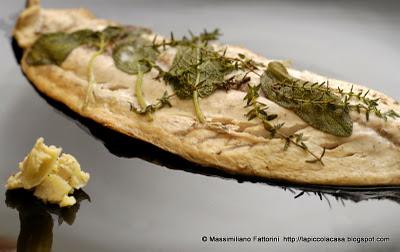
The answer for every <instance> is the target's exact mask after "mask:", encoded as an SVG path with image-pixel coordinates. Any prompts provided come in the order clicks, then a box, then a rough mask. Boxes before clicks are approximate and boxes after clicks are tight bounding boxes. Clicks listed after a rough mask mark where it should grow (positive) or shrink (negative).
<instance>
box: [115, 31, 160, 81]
mask: <svg viewBox="0 0 400 252" xmlns="http://www.w3.org/2000/svg"><path fill="white" fill-rule="evenodd" d="M157 56H158V52H157V51H156V50H155V49H154V48H153V47H151V44H150V43H149V41H147V40H144V39H141V38H136V39H131V41H128V42H125V43H121V44H119V45H117V46H116V48H115V49H114V51H113V59H114V63H115V66H116V67H117V68H118V69H119V70H121V71H123V72H125V73H128V74H138V72H139V69H138V66H140V70H141V71H142V72H144V73H146V72H148V71H150V70H151V66H152V64H153V63H154V62H155V60H156V59H157Z"/></svg>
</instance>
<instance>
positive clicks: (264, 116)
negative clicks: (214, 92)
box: [244, 84, 325, 165]
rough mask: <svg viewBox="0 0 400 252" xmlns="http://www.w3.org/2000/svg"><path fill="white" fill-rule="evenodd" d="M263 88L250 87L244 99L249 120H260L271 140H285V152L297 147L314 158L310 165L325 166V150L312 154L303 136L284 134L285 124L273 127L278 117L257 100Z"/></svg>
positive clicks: (309, 161) (258, 86) (259, 86)
mask: <svg viewBox="0 0 400 252" xmlns="http://www.w3.org/2000/svg"><path fill="white" fill-rule="evenodd" d="M260 88H261V84H259V85H257V86H250V85H249V86H248V90H247V94H246V96H245V97H244V100H245V101H246V106H245V107H246V108H247V107H250V108H251V109H250V111H249V112H248V113H247V114H246V117H247V119H248V120H249V121H250V120H253V119H255V118H258V119H259V120H260V121H261V122H262V123H263V125H264V128H265V129H266V130H267V131H268V132H269V133H270V138H274V137H278V138H281V139H283V140H284V142H285V144H284V147H283V150H287V149H288V148H289V146H290V145H295V146H296V147H298V148H300V149H302V150H304V151H305V152H307V153H308V154H309V155H311V156H312V157H313V159H311V160H307V161H306V162H308V163H316V162H319V163H320V164H322V165H324V163H323V161H322V157H323V156H324V155H325V148H323V150H322V152H321V154H320V155H317V154H315V153H314V152H312V151H311V150H310V149H309V148H308V147H307V145H306V144H305V139H304V136H303V134H301V133H300V134H292V135H287V134H285V133H283V132H282V131H281V130H280V129H281V128H282V126H283V125H284V124H283V123H280V124H275V125H273V124H272V123H271V121H272V120H274V119H275V118H277V117H278V115H276V114H269V113H268V112H267V110H268V107H267V106H266V105H265V104H264V103H261V102H259V101H257V98H258V97H259V91H260Z"/></svg>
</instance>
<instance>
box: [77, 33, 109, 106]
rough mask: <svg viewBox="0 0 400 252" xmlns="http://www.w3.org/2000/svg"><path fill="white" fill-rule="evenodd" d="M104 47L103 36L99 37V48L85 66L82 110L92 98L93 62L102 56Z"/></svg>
mask: <svg viewBox="0 0 400 252" xmlns="http://www.w3.org/2000/svg"><path fill="white" fill-rule="evenodd" d="M105 47H106V43H105V38H104V35H101V36H100V46H99V50H97V51H96V52H95V53H94V54H93V55H92V56H91V57H90V60H89V63H88V66H87V75H88V86H87V89H86V96H85V100H84V102H83V106H82V109H83V110H84V109H86V107H87V105H88V104H89V99H90V98H91V97H92V94H93V87H94V84H95V82H96V78H95V75H94V71H93V68H94V61H95V60H96V58H97V57H98V56H100V55H102V54H103V53H104V50H105Z"/></svg>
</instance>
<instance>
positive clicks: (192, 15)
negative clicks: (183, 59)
mask: <svg viewBox="0 0 400 252" xmlns="http://www.w3.org/2000/svg"><path fill="white" fill-rule="evenodd" d="M23 6H24V3H23V2H22V1H2V2H1V3H0V18H1V19H0V29H1V31H0V41H1V47H0V56H1V57H0V184H1V187H0V251H15V249H16V246H17V241H18V247H19V251H35V250H34V249H35V246H42V248H44V249H43V250H42V251H48V249H49V248H50V247H51V248H52V251H57V252H58V251H60V252H63V251H76V252H78V251H85V252H90V251H114V252H122V251H374V252H375V251H400V240H399V238H400V224H399V221H398V217H399V214H400V205H399V204H398V202H399V201H398V198H399V197H398V194H399V191H398V190H396V188H390V189H385V190H381V189H368V190H362V191H361V192H360V191H359V190H356V192H354V189H352V190H350V191H349V190H348V189H346V188H342V189H341V190H337V188H323V190H322V191H321V190H320V188H299V187H296V186H289V185H283V184H279V185H270V184H267V183H259V182H257V181H248V179H245V178H237V177H236V178H235V177H229V176H223V174H219V173H218V172H214V170H213V169H206V168H202V167H198V166H195V165H193V164H191V163H189V162H185V161H183V160H181V159H179V158H177V157H174V156H173V155H170V154H168V153H165V152H162V151H160V150H158V149H157V148H154V147H152V146H150V145H148V144H145V143H143V142H140V141H136V140H131V139H127V138H125V137H122V136H121V135H119V134H116V133H113V132H111V131H109V130H107V129H104V128H102V127H99V126H97V125H96V124H94V123H92V122H90V121H87V120H83V119H82V118H79V117H78V116H76V115H75V114H74V113H71V112H70V111H68V110H67V109H65V108H64V107H63V106H60V105H59V104H55V103H54V102H51V101H50V100H46V99H44V97H42V96H41V95H40V94H39V93H38V92H37V91H36V90H35V89H34V88H33V86H32V85H31V84H30V83H29V82H28V81H27V80H26V79H25V77H24V76H23V74H22V73H21V71H20V69H19V66H18V64H17V62H16V60H15V57H14V52H13V50H12V46H11V40H10V34H11V29H12V26H13V24H14V22H15V18H16V16H17V14H18V13H19V11H20V10H21V9H22V8H23ZM43 6H44V7H51V8H62V7H87V8H89V9H91V10H92V11H93V12H94V13H95V14H96V15H97V16H99V17H103V18H109V19H115V20H117V21H120V22H122V23H126V24H129V23H131V24H137V25H142V26H146V27H149V28H152V29H153V30H154V31H156V32H158V33H160V34H164V35H168V34H169V32H170V31H171V30H172V31H174V33H175V35H176V36H178V35H183V34H185V33H186V32H187V30H189V29H190V30H192V31H193V32H200V31H202V30H203V28H207V29H213V28H215V27H219V28H220V29H221V30H222V32H223V34H224V36H223V37H222V41H223V42H227V43H230V44H236V45H242V46H245V47H247V48H250V49H252V50H253V51H255V52H257V53H260V54H262V55H265V56H267V57H269V58H277V59H290V60H292V61H293V63H294V67H296V68H299V69H309V70H312V71H315V72H318V73H321V74H323V75H326V76H331V77H335V78H337V79H344V80H348V81H351V82H354V83H360V84H363V85H365V86H367V87H370V88H373V89H377V90H380V91H382V92H384V93H387V94H390V95H391V96H393V97H394V98H396V99H399V97H400V88H399V84H400V74H398V72H399V66H400V65H399V59H400V43H399V42H400V32H399V24H400V5H399V4H396V2H395V1H311V0H310V1H294V0H293V1H256V0H248V1H239V0H228V1H211V0H206V1H195V0H186V1H185V0H172V1H162V0H146V1H145V0H140V1H128V0H114V1H106V0H96V1H94V0H81V1H77V0H74V1H72V0H71V1H60V0H54V1H50V0H47V1H43ZM40 136H43V137H45V139H46V142H47V143H49V144H54V145H57V146H62V147H63V149H64V151H65V152H67V153H71V154H73V155H74V156H75V157H76V158H77V159H78V160H79V161H80V163H81V165H82V167H83V169H84V170H86V171H88V172H90V174H91V180H90V182H89V184H88V186H87V187H86V188H85V193H86V194H87V195H86V194H85V193H83V192H81V194H80V199H82V201H80V204H79V207H78V206H77V207H75V208H73V209H69V210H60V209H57V208H54V207H51V206H50V207H49V206H44V205H42V204H40V203H39V202H37V201H35V200H34V199H33V198H32V197H31V195H29V194H26V193H24V192H13V193H7V194H6V192H5V189H4V187H3V184H5V182H6V179H7V178H8V176H9V175H11V174H12V173H14V172H15V171H16V168H17V164H18V162H19V161H21V160H22V158H23V157H24V156H25V155H26V153H27V152H28V151H29V150H30V148H31V147H32V145H33V144H34V141H35V140H36V139H37V138H38V137H40ZM239 182H240V183H239ZM282 186H283V187H284V188H286V190H284V189H283V187H282ZM304 190H305V191H306V193H302V192H303V191H304ZM87 196H90V199H91V201H90V202H89V200H88V197H87ZM295 196H298V197H296V198H295ZM374 198H381V199H379V200H378V199H374ZM351 199H352V200H351ZM365 199H369V200H365ZM353 200H355V201H358V202H354V201H353ZM203 236H205V237H206V239H207V241H203V240H202V237H203ZM214 236H215V237H221V238H223V237H231V238H232V239H239V238H241V237H244V238H246V239H247V237H249V238H250V239H251V241H247V240H246V241H232V240H230V241H227V242H224V241H210V238H212V237H214ZM254 236H257V237H259V238H262V237H265V238H268V239H269V241H258V240H256V241H253V237H254ZM285 237H286V239H285ZM297 237H305V238H311V237H314V238H318V239H319V241H311V242H305V241H303V240H301V238H300V240H301V241H300V242H298V241H297ZM323 237H328V238H335V237H338V238H341V237H343V238H345V239H346V241H345V242H334V241H328V242H327V241H321V239H323ZM348 237H350V238H351V241H348V240H347V239H348ZM363 237H368V238H373V239H374V240H373V241H368V242H364V241H361V239H360V238H363ZM271 238H279V241H271V240H272V239H271ZM289 238H293V239H294V240H293V239H289ZM357 238H358V240H357ZM378 238H385V239H381V241H377V240H378ZM386 238H389V239H388V240H387V239H386ZM203 239H204V238H203ZM268 239H265V240H268ZM46 249H47V250H46ZM38 251H39V250H38Z"/></svg>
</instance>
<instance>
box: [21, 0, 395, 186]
mask: <svg viewBox="0 0 400 252" xmlns="http://www.w3.org/2000/svg"><path fill="white" fill-rule="evenodd" d="M255 35H256V34H255ZM14 37H15V38H16V41H17V43H18V45H19V46H20V47H21V48H22V49H23V50H24V54H23V58H22V61H21V67H22V70H23V72H24V73H25V74H26V76H27V78H28V79H29V80H31V81H32V83H33V85H35V86H36V88H37V89H38V90H39V91H40V92H42V93H43V94H45V95H47V96H49V97H50V98H52V99H54V100H57V101H59V102H62V103H64V104H65V105H66V106H68V107H69V108H70V109H72V110H73V111H75V112H77V113H79V114H80V115H82V116H84V117H88V118H90V119H92V120H94V121H96V122H98V123H100V124H102V125H104V126H106V127H109V128H111V129H113V130H116V131H119V132H121V133H123V134H126V135H128V136H131V137H135V138H139V139H141V140H144V141H147V142H149V143H152V144H154V145H156V146H158V147H160V148H162V149H164V150H167V151H169V152H172V153H175V154H177V155H180V156H182V157H184V158H186V159H188V160H191V161H193V162H196V163H198V164H202V165H205V166H210V167H215V168H216V169H222V170H224V171H226V172H229V173H235V174H240V175H246V176H255V177H260V178H267V179H279V180H285V181H289V182H295V183H302V184H319V185H354V186H360V185H400V120H399V114H398V112H399V111H400V106H399V104H398V102H397V101H395V100H394V99H392V98H390V97H388V96H386V95H384V94H382V93H380V92H378V91H374V90H369V89H368V88H365V87H362V86H359V85H353V84H350V83H347V82H344V81H339V80H335V79H330V78H327V77H324V76H321V75H318V74H314V73H311V72H308V71H299V70H295V69H292V68H290V67H289V66H288V65H287V64H286V63H285V62H283V61H271V60H269V59H266V58H264V57H261V56H259V55H256V54H254V53H252V52H251V51H249V50H247V49H244V48H240V47H236V46H231V45H223V44H219V43H218V42H215V40H217V39H218V37H219V32H218V30H214V31H211V32H207V31H205V32H203V33H201V34H199V35H193V34H190V36H188V37H183V38H179V39H178V38H176V37H174V36H173V34H172V33H171V36H170V37H169V38H163V37H161V36H159V35H157V34H155V33H153V32H151V31H150V30H148V29H145V28H140V27H135V26H124V25H121V24H119V23H117V22H114V21H109V20H103V19H97V18H95V17H94V16H93V15H92V14H91V13H90V12H89V11H87V10H84V9H61V10H57V9H43V8H41V7H40V4H39V1H28V5H27V8H26V9H25V10H24V11H23V12H22V13H21V15H20V16H19V19H18V21H17V24H16V26H15V29H14Z"/></svg>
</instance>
